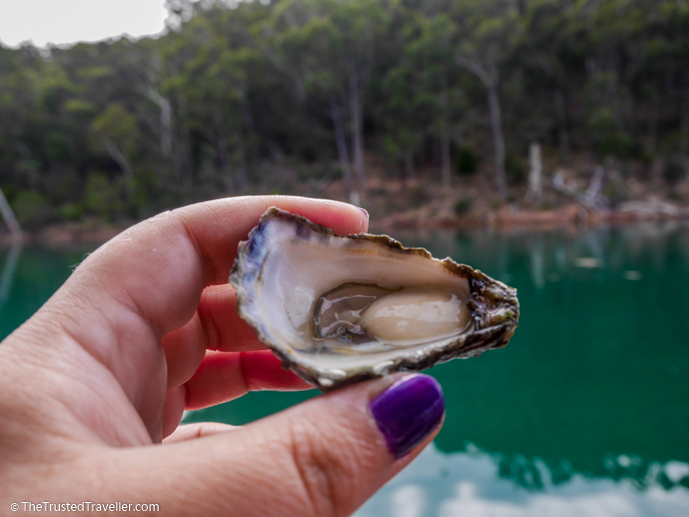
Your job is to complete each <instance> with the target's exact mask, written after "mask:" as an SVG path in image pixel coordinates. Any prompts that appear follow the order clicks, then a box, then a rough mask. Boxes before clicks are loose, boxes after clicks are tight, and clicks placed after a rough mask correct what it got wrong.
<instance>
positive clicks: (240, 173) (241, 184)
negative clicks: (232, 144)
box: [237, 135, 249, 194]
mask: <svg viewBox="0 0 689 517" xmlns="http://www.w3.org/2000/svg"><path fill="white" fill-rule="evenodd" d="M238 147H239V167H238V168H237V186H238V188H239V192H240V193H241V194H243V193H244V192H246V189H247V186H248V184H249V181H248V179H247V177H246V141H245V140H244V137H243V136H241V135H240V136H239V142H238Z"/></svg>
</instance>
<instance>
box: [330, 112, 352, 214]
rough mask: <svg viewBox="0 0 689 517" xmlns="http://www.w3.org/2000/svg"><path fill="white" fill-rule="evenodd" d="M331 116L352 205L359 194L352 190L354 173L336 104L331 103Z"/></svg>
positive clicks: (343, 174) (343, 177) (341, 167)
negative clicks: (350, 164)
mask: <svg viewBox="0 0 689 517" xmlns="http://www.w3.org/2000/svg"><path fill="white" fill-rule="evenodd" d="M330 116H331V118H332V121H333V130H334V133H335V144H336V145H337V156H338V158H339V160H340V169H341V170H342V180H343V181H344V186H345V190H346V191H347V197H348V198H349V200H350V202H352V204H355V203H353V202H354V201H357V200H358V198H359V195H358V193H355V192H354V190H353V189H352V172H351V169H350V167H349V153H348V152H347V139H346V138H345V131H344V124H343V123H342V114H341V113H340V109H339V107H338V106H337V104H335V102H331V103H330Z"/></svg>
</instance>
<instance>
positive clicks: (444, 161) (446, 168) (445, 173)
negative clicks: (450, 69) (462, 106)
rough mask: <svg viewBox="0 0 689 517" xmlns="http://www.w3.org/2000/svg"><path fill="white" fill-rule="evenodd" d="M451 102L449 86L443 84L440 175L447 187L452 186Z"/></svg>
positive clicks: (441, 95) (441, 97) (444, 185)
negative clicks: (448, 118)
mask: <svg viewBox="0 0 689 517" xmlns="http://www.w3.org/2000/svg"><path fill="white" fill-rule="evenodd" d="M444 82H445V81H443V83H444ZM449 104H450V103H449V100H448V98H447V86H446V85H445V84H443V89H442V91H441V92H440V106H441V109H442V114H441V115H440V176H441V178H442V181H443V187H446V188H450V187H451V186H452V165H451V157H450V130H449V128H448V123H447V112H448V110H449Z"/></svg>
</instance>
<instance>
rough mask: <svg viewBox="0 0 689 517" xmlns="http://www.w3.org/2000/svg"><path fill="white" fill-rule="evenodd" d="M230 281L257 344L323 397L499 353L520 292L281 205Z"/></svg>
mask: <svg viewBox="0 0 689 517" xmlns="http://www.w3.org/2000/svg"><path fill="white" fill-rule="evenodd" d="M230 281H231V283H232V284H233V285H234V286H235V287H236V289H237V300H238V302H237V310H238V312H239V314H240V316H241V317H242V318H243V319H244V320H245V321H246V322H247V323H248V324H249V325H250V326H251V327H252V328H253V329H254V330H255V331H256V333H257V335H258V337H259V339H260V340H261V341H262V342H263V343H265V344H266V345H267V346H268V347H269V348H271V349H272V350H273V352H274V353H275V354H276V355H277V356H278V357H279V358H280V359H281V360H282V361H283V365H284V366H285V367H287V368H289V369H290V370H292V371H294V372H295V373H296V374H297V375H299V376H300V377H302V378H303V379H305V380H306V381H308V382H310V383H312V384H314V385H316V386H317V387H318V388H320V389H322V390H331V389H334V388H337V387H340V386H344V385H347V384H351V383H353V382H357V381H360V380H364V379H368V378H372V377H379V376H382V375H385V374H387V373H389V372H393V371H398V370H423V369H426V368H430V367H431V366H433V365H435V364H437V363H440V362H444V361H448V360H450V359H455V358H467V357H475V356H478V355H480V354H481V353H482V352H484V351H485V350H489V349H492V348H500V347H503V346H505V345H506V344H507V343H508V341H509V339H510V338H511V337H512V335H513V334H514V330H515V328H516V326H517V323H518V319H519V302H518V300H517V296H516V290H515V289H513V288H510V287H508V286H506V285H505V284H503V283H502V282H499V281H497V280H494V279H492V278H490V277H489V276H487V275H485V274H483V273H481V272H480V271H478V270H475V269H473V268H471V267H469V266H467V265H462V264H457V263H456V262H454V261H453V260H452V259H450V258H445V259H443V260H439V259H435V258H433V257H432V256H431V254H430V253H429V252H428V251H427V250H425V249H423V248H405V247H404V246H402V244H401V243H399V242H398V241H396V240H394V239H392V238H390V237H388V236H386V235H371V234H354V235H347V236H337V235H335V234H334V233H333V232H332V230H330V229H328V228H325V227H323V226H320V225H317V224H315V223H313V222H311V221H309V220H308V219H306V218H304V217H301V216H298V215H295V214H291V213H289V212H286V211H284V210H280V209H278V208H270V209H269V210H268V211H267V212H266V213H265V214H263V216H262V217H261V220H260V222H259V224H258V226H256V227H255V228H254V229H253V230H252V231H251V233H250V234H249V239H248V240H247V241H244V242H242V243H240V245H239V250H238V256H237V260H236V262H235V265H234V268H233V271H232V274H231V277H230Z"/></svg>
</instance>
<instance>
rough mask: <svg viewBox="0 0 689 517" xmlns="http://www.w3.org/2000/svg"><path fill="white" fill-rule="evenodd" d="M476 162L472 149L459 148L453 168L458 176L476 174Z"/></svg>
mask: <svg viewBox="0 0 689 517" xmlns="http://www.w3.org/2000/svg"><path fill="white" fill-rule="evenodd" d="M477 163H478V160H477V159H476V154H475V153H474V151H473V149H472V148H471V147H468V146H465V145H463V146H461V147H460V148H459V150H458V151H457V158H456V159H455V168H456V169H457V172H459V173H460V174H473V173H474V172H476V165H477Z"/></svg>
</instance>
